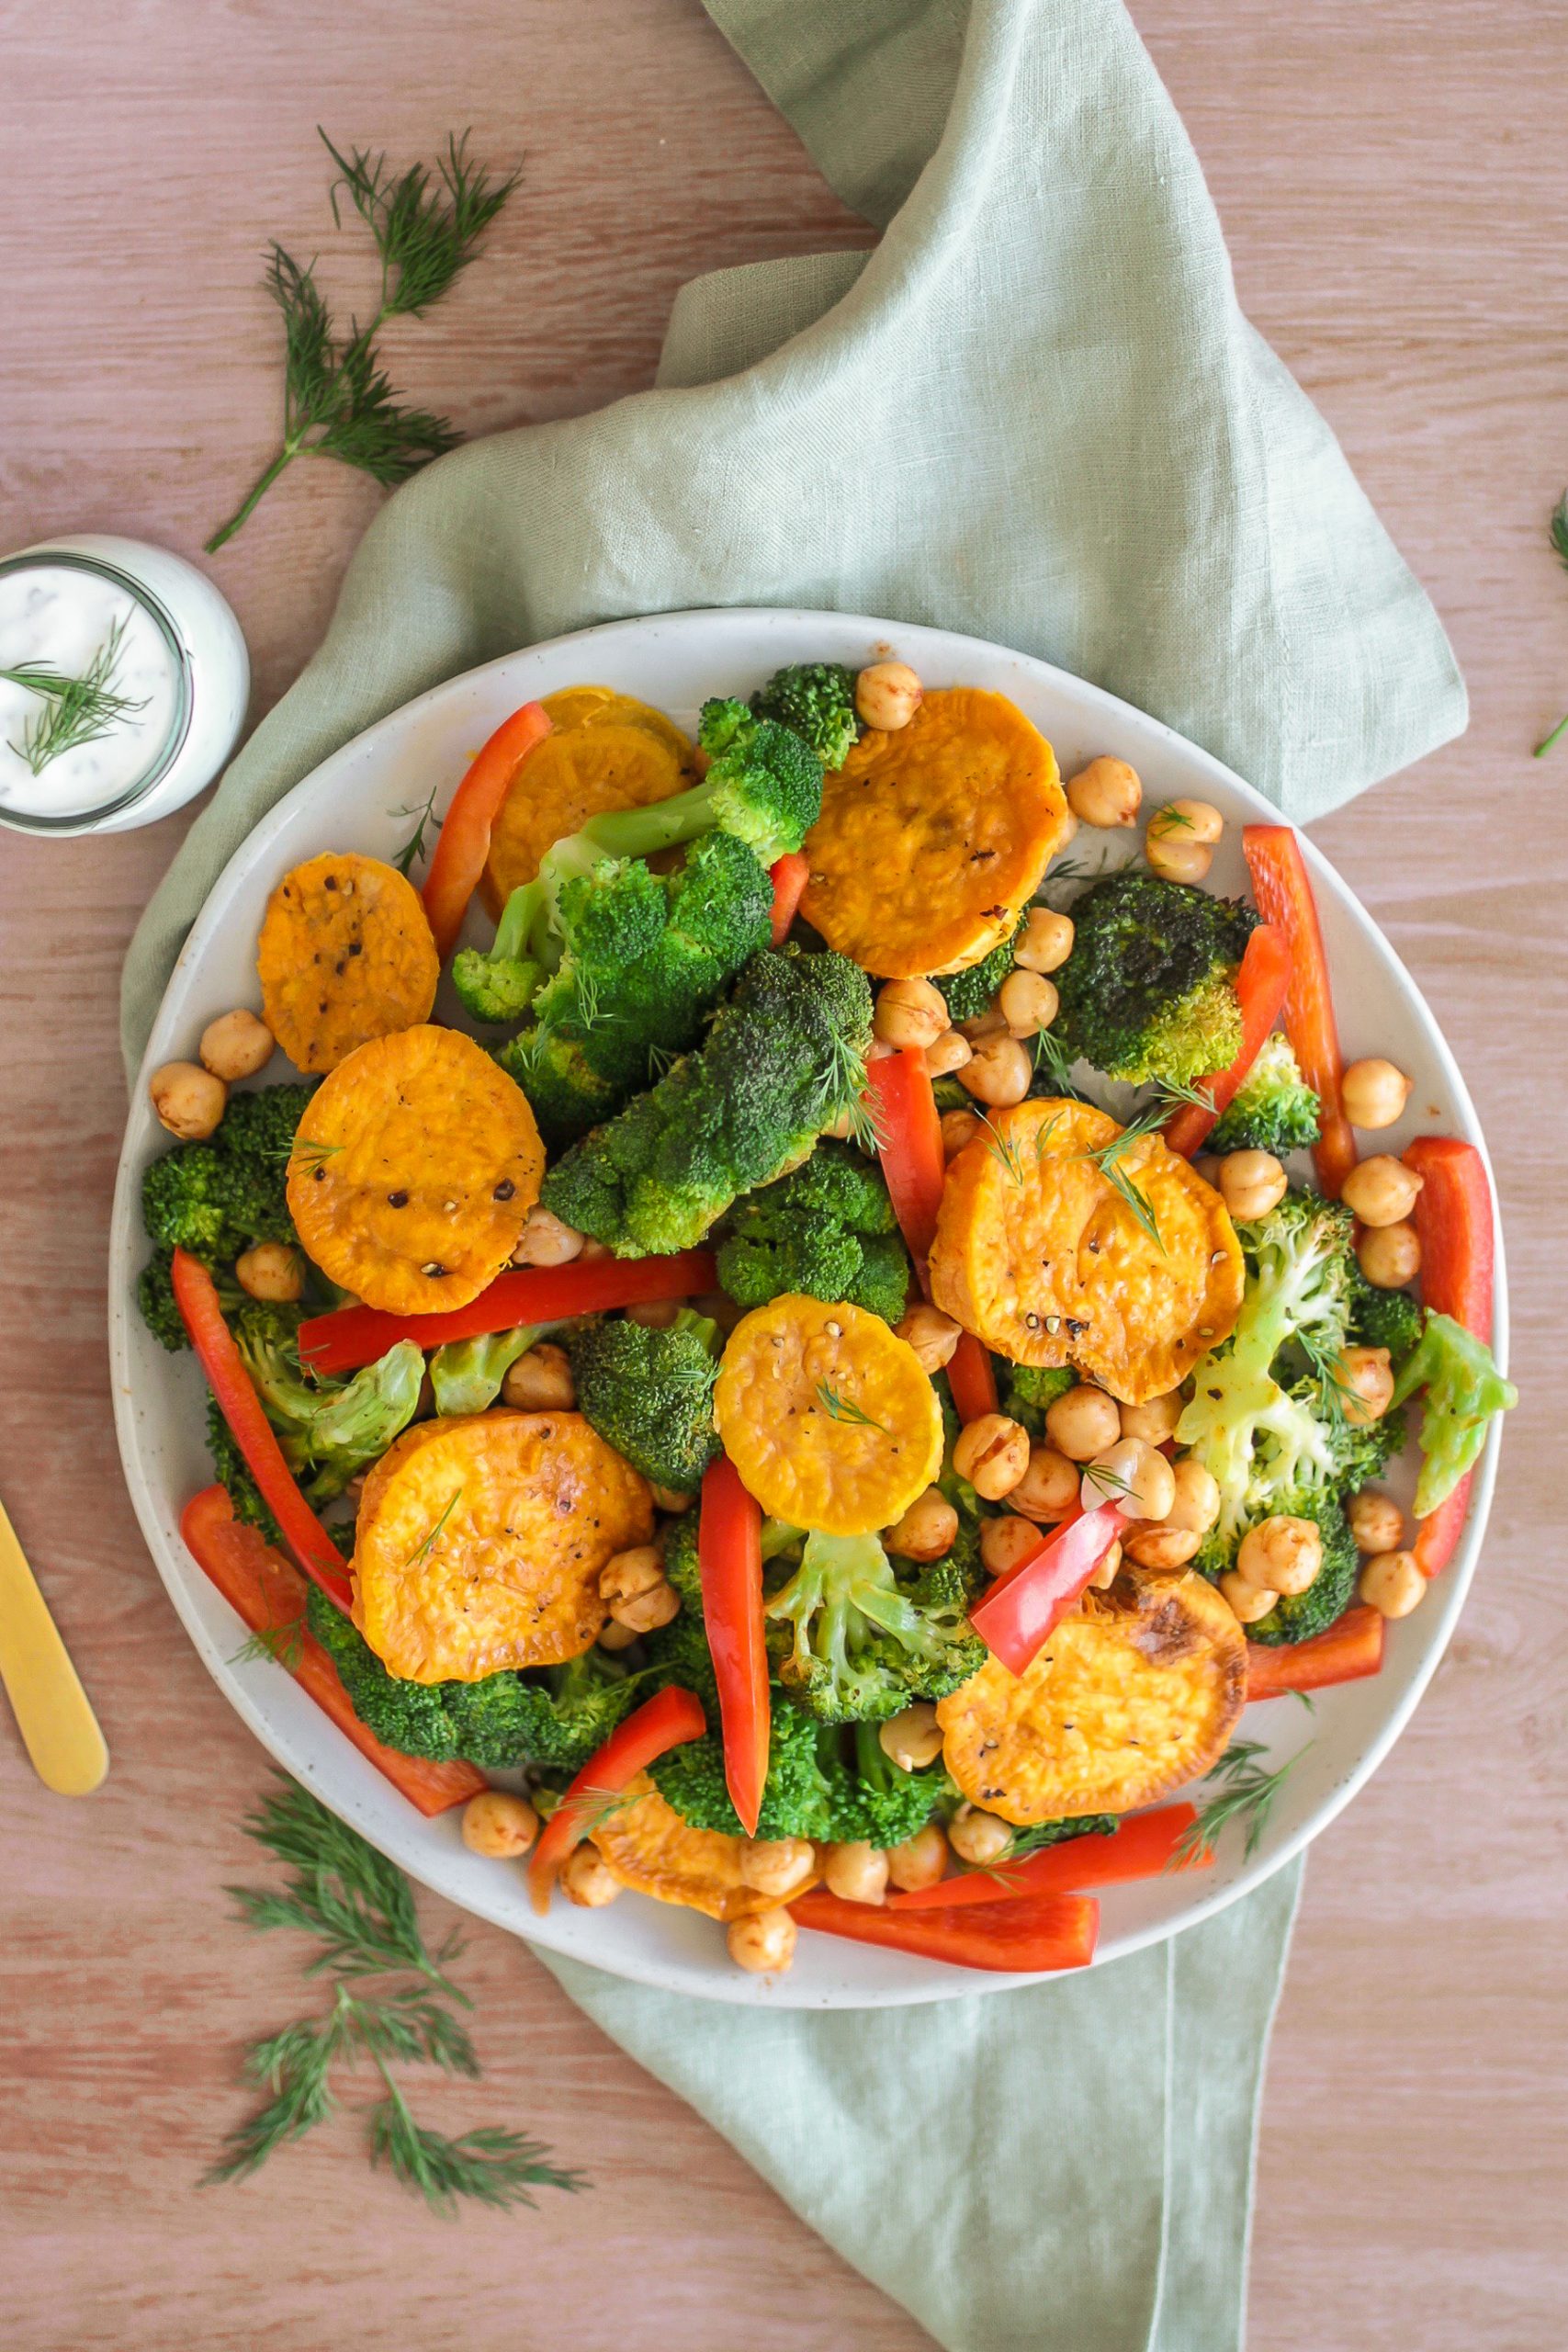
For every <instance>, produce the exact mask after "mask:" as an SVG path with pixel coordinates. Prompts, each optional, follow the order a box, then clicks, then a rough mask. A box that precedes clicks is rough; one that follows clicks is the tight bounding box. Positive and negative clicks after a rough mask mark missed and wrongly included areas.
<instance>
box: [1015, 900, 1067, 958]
mask: <svg viewBox="0 0 1568 2352" xmlns="http://www.w3.org/2000/svg"><path fill="white" fill-rule="evenodd" d="M1072 952H1073V919H1072V917H1071V915H1059V914H1057V913H1056V912H1055V909H1054V908H1051V907H1031V908H1030V910H1029V919H1028V921H1027V922H1025V924H1024V926H1023V930H1022V932H1021V934H1020V937H1019V939H1018V941H1017V943H1016V944H1015V945H1014V948H1013V951H1012V960H1013V962H1014V963H1015V964H1021V965H1022V967H1023V968H1024V970H1025V971H1026V972H1059V971H1060V970H1061V968H1062V967H1063V965H1064V964H1065V963H1066V960H1067V958H1068V956H1070V955H1071V954H1072Z"/></svg>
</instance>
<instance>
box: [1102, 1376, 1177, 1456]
mask: <svg viewBox="0 0 1568 2352" xmlns="http://www.w3.org/2000/svg"><path fill="white" fill-rule="evenodd" d="M1117 1411H1118V1415H1119V1418H1120V1419H1121V1423H1122V1436H1123V1437H1141V1438H1142V1439H1143V1441H1144V1443H1145V1445H1163V1444H1164V1443H1165V1442H1166V1440H1167V1438H1169V1437H1174V1436H1175V1434H1176V1424H1177V1422H1178V1421H1179V1419H1181V1391H1180V1389H1179V1388H1168V1389H1167V1390H1166V1392H1165V1395H1164V1396H1163V1397H1149V1398H1147V1399H1146V1401H1145V1403H1144V1404H1142V1405H1122V1406H1119V1407H1118V1408H1117Z"/></svg>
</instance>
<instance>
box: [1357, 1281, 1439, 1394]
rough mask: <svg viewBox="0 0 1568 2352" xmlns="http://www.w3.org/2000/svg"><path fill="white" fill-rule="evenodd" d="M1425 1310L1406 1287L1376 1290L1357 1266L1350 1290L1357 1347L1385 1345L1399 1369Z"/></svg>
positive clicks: (1422, 1322) (1416, 1337)
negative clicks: (1404, 1288) (1403, 1288)
mask: <svg viewBox="0 0 1568 2352" xmlns="http://www.w3.org/2000/svg"><path fill="white" fill-rule="evenodd" d="M1426 1319H1427V1317H1426V1314H1425V1311H1424V1310H1423V1309H1422V1308H1421V1307H1420V1306H1418V1305H1417V1304H1416V1300H1415V1299H1413V1298H1412V1297H1411V1295H1410V1293H1409V1292H1408V1291H1407V1290H1379V1289H1377V1288H1376V1286H1375V1285H1374V1284H1373V1283H1370V1282H1369V1281H1368V1280H1367V1278H1366V1276H1365V1274H1363V1273H1362V1272H1361V1270H1360V1268H1359V1266H1358V1267H1357V1268H1356V1270H1355V1274H1354V1278H1353V1281H1352V1284H1351V1291H1350V1338H1351V1339H1352V1340H1354V1341H1355V1343H1356V1345H1357V1346H1358V1347H1360V1348H1386V1349H1387V1350H1388V1358H1389V1362H1390V1363H1392V1364H1393V1368H1394V1370H1395V1372H1398V1370H1399V1369H1400V1367H1401V1365H1402V1364H1403V1363H1404V1360H1405V1358H1406V1357H1407V1356H1408V1355H1409V1354H1410V1353H1411V1351H1413V1350H1414V1348H1415V1347H1416V1342H1417V1341H1418V1340H1419V1339H1420V1337H1421V1332H1422V1329H1423V1327H1424V1325H1425V1323H1426Z"/></svg>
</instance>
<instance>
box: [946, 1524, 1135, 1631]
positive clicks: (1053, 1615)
mask: <svg viewBox="0 0 1568 2352" xmlns="http://www.w3.org/2000/svg"><path fill="white" fill-rule="evenodd" d="M1122 1525H1123V1521H1122V1506H1121V1505H1120V1503H1114V1502H1108V1503H1096V1505H1095V1507H1094V1509H1093V1510H1080V1511H1079V1512H1078V1513H1077V1515H1076V1517H1074V1518H1072V1519H1068V1520H1064V1521H1063V1522H1062V1524H1061V1525H1060V1526H1059V1527H1054V1528H1052V1529H1051V1531H1050V1532H1049V1533H1048V1534H1043V1535H1042V1536H1041V1539H1040V1542H1039V1544H1037V1546H1036V1547H1035V1549H1034V1550H1033V1551H1032V1552H1029V1553H1026V1554H1025V1555H1024V1557H1023V1558H1022V1559H1021V1561H1020V1562H1019V1564H1018V1566H1017V1567H1015V1568H1010V1569H1009V1571H1008V1573H1007V1574H1006V1575H1005V1576H1002V1577H998V1578H997V1581H996V1583H995V1584H994V1585H993V1586H992V1587H991V1589H990V1590H989V1592H988V1593H987V1595H986V1597H985V1599H984V1600H982V1601H981V1602H980V1603H979V1604H978V1606H977V1607H976V1608H974V1609H972V1610H971V1611H969V1623H971V1625H973V1626H974V1628H975V1631H976V1633H977V1634H979V1636H980V1639H981V1640H982V1641H983V1642H984V1643H985V1645H986V1647H987V1649H988V1650H989V1651H990V1653H991V1656H992V1657H996V1658H999V1659H1000V1660H1001V1662H1002V1664H1003V1665H1004V1666H1005V1667H1006V1668H1007V1669H1008V1671H1009V1673H1010V1674H1022V1673H1023V1672H1024V1670H1025V1669H1026V1668H1027V1667H1028V1666H1029V1663H1030V1661H1031V1659H1032V1657H1034V1656H1035V1653H1036V1652H1037V1651H1038V1650H1039V1649H1040V1647H1041V1645H1043V1643H1044V1642H1045V1641H1047V1640H1048V1639H1049V1637H1050V1635H1051V1634H1052V1633H1053V1632H1054V1631H1055V1627H1056V1626H1057V1625H1059V1624H1060V1623H1061V1621H1062V1619H1063V1618H1064V1617H1065V1616H1066V1613H1067V1611H1068V1610H1069V1609H1070V1608H1071V1607H1072V1605H1073V1603H1074V1601H1075V1600H1077V1598H1078V1595H1079V1594H1080V1593H1081V1592H1082V1591H1083V1590H1084V1589H1085V1588H1086V1587H1087V1585H1088V1583H1089V1578H1090V1577H1091V1576H1093V1574H1094V1572H1095V1570H1096V1568H1098V1567H1099V1566H1100V1562H1101V1561H1102V1560H1103V1559H1104V1557H1105V1555H1106V1554H1107V1552H1109V1551H1110V1549H1111V1545H1112V1544H1114V1543H1115V1542H1116V1541H1117V1539H1118V1538H1119V1536H1120V1535H1121V1533H1122Z"/></svg>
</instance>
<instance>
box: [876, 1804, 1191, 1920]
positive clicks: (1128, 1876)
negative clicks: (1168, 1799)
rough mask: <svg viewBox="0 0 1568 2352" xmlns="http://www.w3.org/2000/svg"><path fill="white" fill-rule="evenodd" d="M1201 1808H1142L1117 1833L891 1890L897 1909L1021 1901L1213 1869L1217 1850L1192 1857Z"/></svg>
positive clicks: (893, 1906) (1072, 1841)
mask: <svg viewBox="0 0 1568 2352" xmlns="http://www.w3.org/2000/svg"><path fill="white" fill-rule="evenodd" d="M1197 1819H1198V1808H1197V1806H1196V1805H1191V1804H1168V1805H1161V1806H1160V1807H1159V1809H1158V1810H1157V1812H1155V1813H1135V1814H1133V1815H1129V1817H1128V1818H1127V1819H1126V1820H1125V1821H1123V1822H1122V1823H1121V1824H1120V1825H1119V1826H1117V1827H1116V1828H1115V1829H1113V1830H1112V1831H1111V1834H1110V1836H1109V1837H1105V1836H1096V1835H1092V1834H1091V1835H1088V1836H1085V1837H1082V1838H1064V1839H1063V1841H1062V1843H1061V1844H1060V1845H1059V1846H1043V1847H1042V1848H1041V1849H1040V1851H1039V1852H1038V1853H1037V1854H1025V1855H1024V1856H1023V1857H1022V1859H1021V1860H1019V1861H1016V1862H1010V1861H1006V1860H1004V1861H999V1862H993V1863H992V1864H991V1865H990V1867H989V1868H988V1869H986V1870H972V1871H964V1873H963V1874H962V1875H961V1876H960V1877H957V1878H944V1879H939V1880H938V1881H937V1883H936V1884H935V1885H934V1886H917V1887H911V1888H909V1889H908V1890H907V1891H905V1892H903V1893H898V1894H890V1895H889V1896H888V1897H887V1907H888V1909H889V1910H890V1911H931V1910H941V1909H942V1908H944V1907H946V1906H947V1905H955V1904H964V1903H1013V1902H1017V1901H1018V1900H1019V1898H1020V1897H1021V1896H1022V1895H1026V1894H1087V1893H1088V1892H1089V1888H1090V1887H1091V1886H1125V1885H1127V1884H1128V1883H1130V1882H1131V1881H1132V1880H1134V1879H1140V1878H1158V1877H1160V1876H1161V1875H1162V1874H1163V1873H1164V1872H1165V1871H1172V1870H1205V1869H1207V1868H1208V1867H1209V1866H1210V1865H1211V1864H1212V1863H1213V1859H1214V1857H1213V1849H1211V1848H1209V1847H1207V1846H1199V1847H1197V1848H1196V1849H1194V1850H1192V1851H1190V1853H1189V1854H1187V1855H1186V1856H1182V1855H1181V1853H1180V1847H1181V1842H1182V1839H1183V1838H1186V1837H1187V1835H1188V1834H1189V1832H1190V1830H1191V1829H1192V1828H1193V1827H1194V1826H1195V1825H1196V1823H1197Z"/></svg>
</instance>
